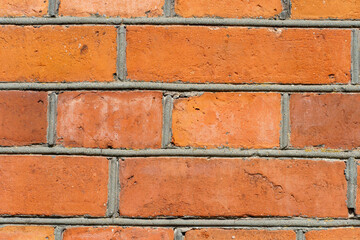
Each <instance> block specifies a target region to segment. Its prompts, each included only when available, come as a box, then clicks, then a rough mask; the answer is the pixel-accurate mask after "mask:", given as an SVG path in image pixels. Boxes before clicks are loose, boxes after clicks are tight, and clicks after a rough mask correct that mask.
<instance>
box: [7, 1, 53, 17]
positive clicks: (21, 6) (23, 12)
mask: <svg viewBox="0 0 360 240" xmlns="http://www.w3.org/2000/svg"><path fill="white" fill-rule="evenodd" d="M47 9H48V1H47V0H27V1H24V0H0V16H1V17H10V16H28V17H30V16H32V17H40V16H44V15H46V13H47Z"/></svg>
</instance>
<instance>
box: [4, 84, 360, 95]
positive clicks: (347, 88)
mask: <svg viewBox="0 0 360 240" xmlns="http://www.w3.org/2000/svg"><path fill="white" fill-rule="evenodd" d="M1 90H38V91H59V90H63V91H75V90H114V91H115V90H162V91H178V92H191V91H195V92H287V93H291V92H342V93H347V92H348V93H355V92H360V85H340V84H339V85H336V84H334V85H281V84H252V85H251V84H239V85H235V84H185V83H184V84H182V83H180V84H179V83H161V82H120V81H118V82H111V83H94V82H79V83H0V91H1Z"/></svg>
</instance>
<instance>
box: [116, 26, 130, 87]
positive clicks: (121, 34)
mask: <svg viewBox="0 0 360 240" xmlns="http://www.w3.org/2000/svg"><path fill="white" fill-rule="evenodd" d="M117 52H118V54H117V61H116V65H117V66H116V68H117V78H118V79H120V81H126V77H127V69H126V26H124V25H121V26H120V27H119V28H118V32H117Z"/></svg>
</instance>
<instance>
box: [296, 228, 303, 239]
mask: <svg viewBox="0 0 360 240" xmlns="http://www.w3.org/2000/svg"><path fill="white" fill-rule="evenodd" d="M296 240H305V233H304V231H303V230H298V231H296Z"/></svg>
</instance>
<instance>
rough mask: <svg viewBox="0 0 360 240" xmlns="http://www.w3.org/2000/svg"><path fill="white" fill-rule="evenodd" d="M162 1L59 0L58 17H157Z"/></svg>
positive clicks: (160, 10)
mask: <svg viewBox="0 0 360 240" xmlns="http://www.w3.org/2000/svg"><path fill="white" fill-rule="evenodd" d="M163 5H164V0H146V1H142V0H135V1H134V0H105V1H99V0H90V1H86V0H80V1H74V0H61V2H60V7H59V14H60V15H65V16H66V15H68V16H91V15H102V16H120V17H158V16H161V15H162V13H163V11H162V7H163Z"/></svg>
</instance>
